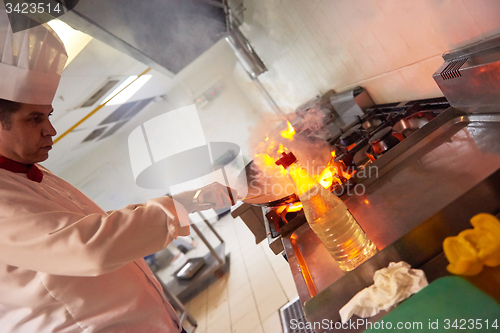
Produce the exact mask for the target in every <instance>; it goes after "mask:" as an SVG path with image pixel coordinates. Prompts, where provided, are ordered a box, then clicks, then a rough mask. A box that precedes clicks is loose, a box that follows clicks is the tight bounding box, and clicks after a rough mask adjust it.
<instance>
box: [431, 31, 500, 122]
mask: <svg viewBox="0 0 500 333" xmlns="http://www.w3.org/2000/svg"><path fill="white" fill-rule="evenodd" d="M443 59H444V63H443V64H442V65H441V66H440V67H439V68H438V70H437V71H436V72H435V73H434V75H433V78H434V80H435V81H436V83H437V85H438V86H439V88H440V89H441V91H442V92H443V94H444V96H445V97H446V98H447V99H448V100H449V101H450V104H451V105H452V106H454V107H456V108H460V109H462V110H466V111H467V112H476V113H477V112H482V108H483V107H488V106H491V105H500V94H499V93H498V91H500V80H498V75H499V71H500V36H496V37H493V38H490V39H488V40H485V41H482V42H479V43H476V44H473V45H469V46H466V47H464V48H461V49H458V50H456V51H453V52H450V53H447V54H444V55H443Z"/></svg>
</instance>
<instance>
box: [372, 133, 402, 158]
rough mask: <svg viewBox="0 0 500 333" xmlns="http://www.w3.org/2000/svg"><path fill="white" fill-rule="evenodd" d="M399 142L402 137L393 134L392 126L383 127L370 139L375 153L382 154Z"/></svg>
mask: <svg viewBox="0 0 500 333" xmlns="http://www.w3.org/2000/svg"><path fill="white" fill-rule="evenodd" d="M399 142H401V139H400V138H398V137H397V136H396V135H394V134H393V132H392V127H386V128H383V129H381V130H380V131H378V132H377V133H375V135H373V137H372V138H371V139H370V141H368V143H369V144H370V146H371V148H372V150H373V153H374V154H375V155H382V154H383V153H385V152H386V151H388V150H389V149H391V148H392V147H394V146H395V145H397V144H398V143H399Z"/></svg>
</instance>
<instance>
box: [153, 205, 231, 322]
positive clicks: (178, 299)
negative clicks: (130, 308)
mask: <svg viewBox="0 0 500 333" xmlns="http://www.w3.org/2000/svg"><path fill="white" fill-rule="evenodd" d="M197 214H198V215H199V216H200V217H201V219H202V220H203V222H204V223H205V224H206V225H207V227H208V228H209V229H210V231H211V232H212V233H213V234H214V235H215V236H216V237H217V239H218V240H219V242H220V244H219V245H217V246H215V247H214V246H212V244H210V242H209V241H208V239H207V238H206V237H205V235H204V234H203V233H202V232H201V231H200V229H199V228H198V227H197V226H196V225H195V224H194V223H192V222H191V221H190V222H191V223H190V227H191V228H192V229H193V230H194V232H196V234H197V235H198V236H199V237H200V239H201V241H202V242H203V243H204V244H205V245H206V246H207V248H208V250H209V253H207V254H206V255H205V256H204V257H203V259H204V261H205V265H204V266H203V267H202V268H201V269H200V270H199V271H198V272H197V273H196V274H195V275H194V276H193V278H191V279H190V280H178V279H176V278H174V279H172V280H171V281H169V282H168V283H163V282H162V281H161V279H158V280H159V281H160V283H161V285H162V287H163V290H164V292H165V295H166V296H167V298H168V299H169V300H170V301H171V302H172V303H173V304H172V305H173V306H174V308H175V309H176V310H177V311H179V312H180V314H179V318H180V319H181V324H183V323H184V322H185V321H186V320H187V321H188V322H189V323H190V324H191V326H193V327H194V329H193V330H192V331H191V332H194V331H195V329H196V326H197V323H196V320H195V319H194V318H193V317H192V315H191V314H190V313H189V312H188V311H187V310H186V308H185V307H184V305H183V303H184V302H186V301H187V300H188V299H189V298H191V297H193V296H194V295H196V294H197V293H199V292H201V291H202V290H203V289H205V288H206V287H208V286H209V285H210V283H211V282H213V281H215V280H216V279H219V278H221V277H222V276H224V275H225V274H226V272H227V271H228V270H229V254H227V255H225V253H224V251H225V242H224V239H223V238H222V237H221V236H220V235H219V233H218V232H217V230H215V228H214V227H213V226H212V224H211V223H210V222H209V221H208V220H207V219H206V217H205V216H204V215H203V214H202V213H201V212H197ZM188 332H189V331H188Z"/></svg>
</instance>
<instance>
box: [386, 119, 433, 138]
mask: <svg viewBox="0 0 500 333" xmlns="http://www.w3.org/2000/svg"><path fill="white" fill-rule="evenodd" d="M428 122H429V120H428V119H427V118H423V117H409V118H404V119H401V120H400V121H398V122H397V123H396V124H395V125H394V126H393V128H392V129H393V130H394V132H396V133H401V134H403V136H404V137H405V138H407V137H409V136H410V135H411V134H412V133H414V132H416V131H417V130H418V129H420V128H421V127H423V126H424V125H425V124H427V123H428Z"/></svg>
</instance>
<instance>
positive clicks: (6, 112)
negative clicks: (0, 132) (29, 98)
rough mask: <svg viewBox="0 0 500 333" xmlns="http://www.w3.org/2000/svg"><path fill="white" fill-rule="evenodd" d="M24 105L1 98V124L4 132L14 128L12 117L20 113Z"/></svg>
mask: <svg viewBox="0 0 500 333" xmlns="http://www.w3.org/2000/svg"><path fill="white" fill-rule="evenodd" d="M22 106H23V105H22V104H21V103H18V102H13V101H8V100H6V99H1V98H0V123H2V128H3V129H4V130H10V129H11V128H12V115H13V114H14V113H16V112H17V111H19V110H20V109H21V107H22Z"/></svg>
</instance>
